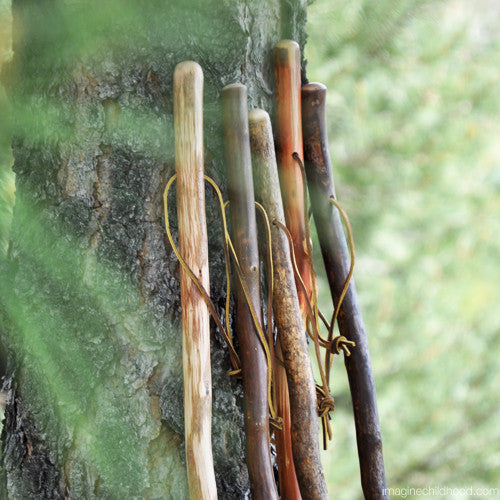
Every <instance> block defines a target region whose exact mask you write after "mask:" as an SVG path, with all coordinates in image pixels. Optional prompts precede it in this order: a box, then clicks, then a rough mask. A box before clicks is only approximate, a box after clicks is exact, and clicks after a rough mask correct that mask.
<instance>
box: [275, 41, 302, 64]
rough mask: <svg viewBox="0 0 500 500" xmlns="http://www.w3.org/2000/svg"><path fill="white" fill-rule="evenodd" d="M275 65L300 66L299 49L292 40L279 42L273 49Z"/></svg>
mask: <svg viewBox="0 0 500 500" xmlns="http://www.w3.org/2000/svg"><path fill="white" fill-rule="evenodd" d="M273 59H274V63H275V64H279V65H289V64H292V63H295V62H297V61H298V62H299V64H300V47H299V44H298V43H297V42H295V41H294V40H281V42H278V43H277V44H276V45H275V46H274V49H273Z"/></svg>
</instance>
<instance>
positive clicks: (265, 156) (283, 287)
mask: <svg viewBox="0 0 500 500" xmlns="http://www.w3.org/2000/svg"><path fill="white" fill-rule="evenodd" d="M250 142H251V147H252V164H253V169H254V180H255V187H256V196H257V199H258V201H259V202H260V203H261V204H262V205H263V207H264V209H265V210H266V212H267V213H268V216H269V218H270V220H272V221H273V225H272V228H271V242H272V251H273V263H274V265H273V267H274V269H273V270H271V269H269V270H268V272H274V283H275V286H274V297H273V311H274V316H275V320H276V326H277V328H278V335H279V338H280V342H281V347H282V352H283V362H284V364H285V367H286V373H287V379H288V387H289V392H290V409H291V416H292V421H291V430H292V449H293V458H294V464H295V470H296V473H297V478H298V481H299V485H300V492H301V494H302V497H303V498H304V499H326V498H328V491H327V488H326V483H325V478H324V474H323V467H322V465H321V460H320V451H319V444H318V412H317V399H316V390H315V383H314V377H313V372H312V367H311V360H310V357H309V353H308V348H307V342H306V335H305V329H304V325H303V321H302V316H301V312H300V305H299V300H298V296H297V291H296V289H295V280H294V273H293V269H292V262H291V256H290V250H289V243H288V240H287V238H286V236H285V234H284V233H283V230H282V228H281V227H280V224H281V225H284V222H285V221H284V213H283V206H282V203H281V193H280V185H279V180H278V171H277V166H276V157H275V153H274V143H273V138H272V129H271V121H270V119H269V115H268V114H267V113H266V112H265V111H263V110H259V109H257V110H253V111H252V112H251V113H250Z"/></svg>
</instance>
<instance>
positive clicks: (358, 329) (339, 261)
mask: <svg viewBox="0 0 500 500" xmlns="http://www.w3.org/2000/svg"><path fill="white" fill-rule="evenodd" d="M325 98H326V87H325V86H324V85H322V84H319V83H310V84H308V85H305V86H304V87H303V88H302V116H303V133H304V155H305V168H306V175H307V183H308V186H309V192H310V197H311V203H312V209H313V215H314V221H315V223H316V227H317V230H318V238H319V243H320V246H321V252H322V255H323V260H324V263H325V268H326V273H327V276H328V282H329V285H330V291H331V294H332V298H333V301H334V303H335V304H337V303H338V299H339V296H340V294H341V292H342V289H343V287H344V282H345V279H346V276H347V274H348V271H349V262H350V257H349V251H348V248H347V243H346V239H345V236H344V231H343V229H342V223H341V220H340V217H339V214H338V211H337V209H336V208H335V207H334V206H332V204H331V203H330V196H331V195H333V196H335V188H334V184H333V176H332V169H331V165H330V154H329V149H328V138H327V133H326V124H325ZM339 328H340V333H341V335H344V336H345V337H346V338H347V339H348V340H352V341H354V342H355V343H356V347H354V348H353V349H352V354H351V356H349V357H344V360H345V365H346V369H347V375H348V378H349V385H350V389H351V397H352V403H353V408H354V418H355V424H356V438H357V443H358V455H359V461H360V469H361V482H362V486H363V492H364V495H365V498H368V499H382V498H387V494H386V493H385V491H384V490H385V487H386V486H385V471H384V461H383V456H382V438H381V434H380V426H379V421H378V412H377V404H376V398H375V386H374V382H373V375H372V370H371V363H370V354H369V351H368V342H367V337H366V332H365V327H364V324H363V319H362V317H361V311H360V309H359V305H358V300H357V295H356V289H355V286H354V283H353V282H352V281H351V284H350V286H349V289H348V291H347V293H346V295H345V297H344V300H343V302H342V306H341V309H340V314H339Z"/></svg>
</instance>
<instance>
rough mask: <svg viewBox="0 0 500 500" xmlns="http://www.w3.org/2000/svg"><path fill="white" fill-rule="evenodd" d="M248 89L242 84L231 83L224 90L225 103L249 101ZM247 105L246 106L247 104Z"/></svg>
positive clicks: (223, 98)
mask: <svg viewBox="0 0 500 500" xmlns="http://www.w3.org/2000/svg"><path fill="white" fill-rule="evenodd" d="M247 94H248V91H247V87H246V85H243V84H242V83H231V84H230V85H226V86H225V87H224V88H223V89H222V100H223V101H235V102H237V101H241V102H245V103H246V101H247ZM245 105H246V104H245Z"/></svg>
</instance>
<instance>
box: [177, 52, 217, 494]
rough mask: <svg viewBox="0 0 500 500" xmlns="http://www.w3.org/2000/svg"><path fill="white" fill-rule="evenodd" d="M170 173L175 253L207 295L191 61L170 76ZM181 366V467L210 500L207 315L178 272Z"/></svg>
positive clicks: (199, 83) (199, 84) (198, 91)
mask: <svg viewBox="0 0 500 500" xmlns="http://www.w3.org/2000/svg"><path fill="white" fill-rule="evenodd" d="M174 129H175V168H176V171H177V218H178V224H179V248H180V252H181V255H182V256H183V257H184V260H185V261H186V264H187V265H188V266H189V268H190V269H191V270H192V271H193V272H194V274H195V275H196V277H197V278H198V279H199V280H200V281H201V283H202V284H203V286H204V288H205V290H210V286H209V275H208V243H207V226H206V220H205V185H204V180H203V72H202V69H201V67H200V66H199V65H198V64H197V63H195V62H193V61H185V62H182V63H180V64H178V65H177V66H176V68H175V73H174ZM181 306H182V335H183V337H182V362H183V372H184V425H185V441H186V462H187V471H188V481H189V492H190V495H191V499H193V500H199V499H207V500H208V499H215V498H217V489H216V485H215V475H214V467H213V458H212V440H211V419H212V375H211V371H210V323H209V311H208V307H207V305H206V303H205V302H204V300H203V297H202V295H201V293H200V292H199V291H198V289H197V288H196V285H195V284H194V283H193V282H192V281H191V279H190V278H189V276H188V274H187V273H186V272H185V271H184V270H183V269H181Z"/></svg>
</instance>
